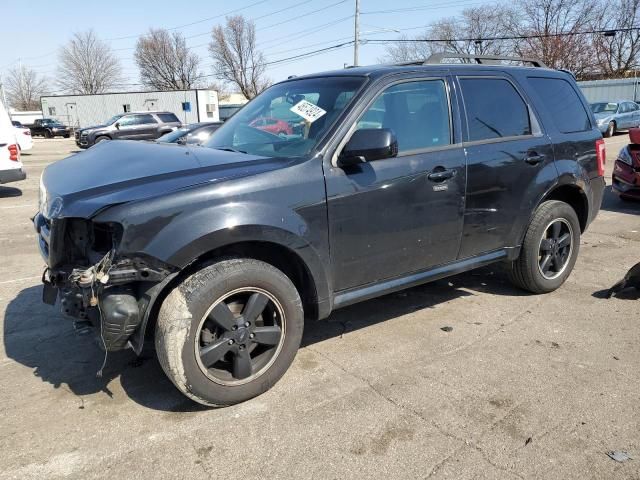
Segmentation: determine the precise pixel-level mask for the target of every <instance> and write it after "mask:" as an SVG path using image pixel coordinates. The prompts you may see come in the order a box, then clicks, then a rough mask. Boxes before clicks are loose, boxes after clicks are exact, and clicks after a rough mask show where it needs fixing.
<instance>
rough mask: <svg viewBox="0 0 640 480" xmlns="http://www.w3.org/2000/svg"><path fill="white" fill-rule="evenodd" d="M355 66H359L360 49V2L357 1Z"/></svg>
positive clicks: (354, 41)
mask: <svg viewBox="0 0 640 480" xmlns="http://www.w3.org/2000/svg"><path fill="white" fill-rule="evenodd" d="M353 27H354V39H353V66H354V67H357V66H358V47H359V46H360V0H356V14H355V16H354V25H353Z"/></svg>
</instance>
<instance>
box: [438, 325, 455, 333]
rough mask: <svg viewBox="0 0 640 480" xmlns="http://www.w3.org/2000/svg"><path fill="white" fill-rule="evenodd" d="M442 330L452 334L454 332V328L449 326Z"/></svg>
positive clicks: (441, 328)
mask: <svg viewBox="0 0 640 480" xmlns="http://www.w3.org/2000/svg"><path fill="white" fill-rule="evenodd" d="M440 330H442V331H443V332H450V331H452V330H453V327H449V326H446V327H440Z"/></svg>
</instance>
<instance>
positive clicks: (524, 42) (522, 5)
mask: <svg viewBox="0 0 640 480" xmlns="http://www.w3.org/2000/svg"><path fill="white" fill-rule="evenodd" d="M599 8H600V7H599V5H598V3H597V2H596V0H537V1H531V0H516V4H515V10H514V11H517V12H518V14H517V15H515V16H514V18H516V19H517V20H516V21H514V23H512V24H511V28H510V30H511V32H512V33H514V34H516V35H518V36H522V37H525V38H522V39H520V40H518V41H517V42H515V45H514V50H515V52H516V54H518V55H520V56H526V57H528V56H533V57H538V58H540V59H541V60H542V61H544V63H546V64H547V65H548V66H550V67H552V68H566V69H569V70H571V71H572V72H573V73H575V74H576V75H577V76H582V75H585V74H589V73H592V72H594V71H595V70H596V69H597V67H596V65H595V62H594V61H593V47H592V44H591V41H590V40H591V37H590V36H589V35H586V34H583V33H582V32H585V31H589V30H590V29H591V28H592V27H593V25H594V24H596V23H597V18H598V12H599Z"/></svg>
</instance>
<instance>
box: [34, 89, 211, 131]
mask: <svg viewBox="0 0 640 480" xmlns="http://www.w3.org/2000/svg"><path fill="white" fill-rule="evenodd" d="M198 97H200V99H201V102H200V103H202V98H210V99H211V100H209V101H211V102H215V107H214V109H215V118H211V117H209V118H208V117H207V112H206V111H200V112H199V108H198V107H199V106H198ZM217 98H218V97H217V92H216V91H215V90H201V91H199V94H197V93H196V90H183V91H173V92H131V93H105V94H100V95H63V96H45V97H42V98H41V99H40V102H41V104H42V113H43V114H44V116H45V118H55V119H57V120H60V121H61V122H63V123H64V124H66V125H70V126H73V127H81V128H82V127H90V126H92V125H100V124H102V123H104V122H105V121H106V120H108V119H109V118H111V117H112V116H114V115H117V114H119V113H125V107H124V106H125V105H128V106H129V108H130V111H132V112H136V111H150V110H164V111H169V112H173V113H175V114H176V115H177V116H178V118H179V119H180V120H182V121H183V122H184V123H194V122H198V121H217V120H218V105H217ZM183 102H189V103H190V105H191V111H189V112H185V111H183V109H182V104H183ZM200 107H202V105H200ZM200 110H202V108H200ZM205 110H206V109H205ZM198 113H199V114H200V115H199V116H198Z"/></svg>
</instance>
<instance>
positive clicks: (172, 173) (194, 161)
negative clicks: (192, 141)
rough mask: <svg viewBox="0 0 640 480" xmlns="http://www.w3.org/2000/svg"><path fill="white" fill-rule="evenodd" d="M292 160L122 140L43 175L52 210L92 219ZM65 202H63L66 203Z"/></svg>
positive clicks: (93, 149) (74, 157) (66, 161)
mask: <svg viewBox="0 0 640 480" xmlns="http://www.w3.org/2000/svg"><path fill="white" fill-rule="evenodd" d="M289 163H290V160H287V159H278V158H270V157H258V156H254V155H248V154H243V153H235V152H226V151H221V150H214V149H210V148H205V147H196V148H186V147H184V146H182V145H176V144H171V143H156V142H140V141H133V140H129V141H127V140H116V141H112V142H101V143H99V144H97V145H95V146H93V147H91V148H89V149H88V150H86V151H84V152H81V153H77V154H75V155H72V156H70V157H67V158H65V159H64V160H61V161H59V162H56V163H53V164H51V165H49V166H48V167H47V168H46V169H45V170H44V172H43V174H42V184H43V186H44V188H45V189H46V202H45V203H46V206H47V208H46V210H47V211H45V212H43V213H44V214H45V215H46V216H49V214H50V212H51V210H52V206H53V205H55V206H56V208H55V209H56V210H59V212H57V213H56V214H55V217H81V218H89V217H91V216H93V215H94V214H95V213H96V212H97V211H99V210H102V209H103V208H105V207H108V206H110V205H114V204H118V203H124V202H130V201H134V200H141V199H144V198H151V197H155V196H158V195H164V194H166V193H169V192H172V191H176V190H180V189H184V188H188V187H191V186H194V185H199V184H203V183H209V182H214V181H219V180H222V179H227V178H235V177H239V176H246V175H253V174H256V173H261V172H263V171H268V170H274V169H276V168H282V167H284V166H286V165H288V164H289ZM60 202H62V204H61V206H60Z"/></svg>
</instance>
